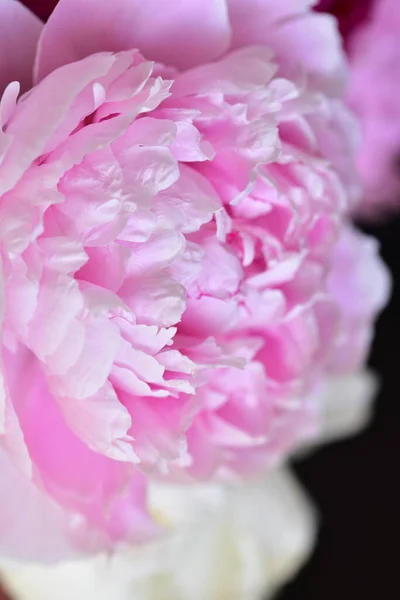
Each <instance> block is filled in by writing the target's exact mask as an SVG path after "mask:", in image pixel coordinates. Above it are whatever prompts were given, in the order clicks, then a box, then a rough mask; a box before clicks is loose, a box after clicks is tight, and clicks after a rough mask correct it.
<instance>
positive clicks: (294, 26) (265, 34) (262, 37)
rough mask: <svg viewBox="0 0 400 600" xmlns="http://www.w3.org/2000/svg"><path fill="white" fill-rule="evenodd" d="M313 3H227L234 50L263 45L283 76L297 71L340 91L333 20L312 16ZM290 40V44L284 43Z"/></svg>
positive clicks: (341, 60)
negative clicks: (266, 47)
mask: <svg viewBox="0 0 400 600" xmlns="http://www.w3.org/2000/svg"><path fill="white" fill-rule="evenodd" d="M315 3H316V0H246V1H245V2H244V1H243V0H228V6H229V19H230V22H231V26H232V38H233V40H232V45H233V47H234V48H240V47H242V46H248V45H252V44H265V45H266V46H269V47H270V48H272V50H273V51H274V52H275V54H276V56H277V58H278V62H279V64H280V66H281V67H283V70H284V73H285V74H286V75H291V74H293V73H294V72H295V71H294V69H296V68H298V67H300V68H302V69H304V70H305V71H306V73H307V74H308V75H309V76H311V80H312V83H313V84H315V85H316V86H317V87H320V86H321V85H322V86H323V87H324V89H325V90H327V91H329V92H335V93H339V92H341V91H342V88H343V83H344V78H345V57H344V53H343V50H342V47H341V40H340V36H339V32H338V29H337V24H336V19H334V18H333V17H331V16H330V15H322V14H316V13H314V12H313V11H312V10H311V7H312V6H313V5H314V4H315ZM288 40H290V43H288Z"/></svg>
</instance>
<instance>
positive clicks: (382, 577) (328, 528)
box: [279, 220, 400, 600]
mask: <svg viewBox="0 0 400 600" xmlns="http://www.w3.org/2000/svg"><path fill="white" fill-rule="evenodd" d="M367 231H368V232H370V233H372V234H373V235H375V236H376V237H378V239H379V240H380V242H381V245H382V247H381V250H382V255H383V257H384V259H385V260H386V262H387V263H388V265H389V267H390V269H391V271H392V274H393V279H394V283H395V287H394V291H393V296H392V300H391V303H390V305H389V307H388V308H387V310H386V311H385V312H384V314H383V315H382V316H381V318H380V320H379V322H378V326H377V335H376V339H375V343H374V346H373V350H372V355H371V360H370V364H371V366H372V368H373V369H374V370H375V371H376V372H377V373H378V375H379V376H380V378H381V385H382V387H381V392H380V395H379V397H378V399H377V402H376V410H375V418H374V420H373V421H372V423H371V425H370V426H369V427H368V428H367V429H366V430H365V431H364V432H363V433H362V434H360V435H358V436H356V437H354V438H351V439H349V440H346V441H344V442H339V443H335V444H331V445H329V446H327V447H325V448H323V449H322V450H320V451H319V452H318V453H317V454H315V455H314V456H312V458H308V459H307V460H305V461H303V462H301V463H299V464H297V465H296V466H295V469H296V472H297V474H298V476H299V477H300V479H301V481H302V482H303V484H304V485H305V487H306V488H307V489H308V491H309V493H310V494H311V496H312V497H313V499H314V501H315V503H316V505H317V507H318V509H319V511H320V514H321V528H320V535H319V541H318V545H317V548H316V550H315V552H314V555H313V557H312V559H311V561H310V562H309V563H308V564H307V565H306V567H305V568H304V569H303V571H302V572H301V573H300V575H299V576H298V577H297V578H296V579H295V580H294V582H293V583H291V584H290V585H289V586H288V587H287V588H286V589H285V590H284V591H283V592H282V593H281V595H280V596H279V600H294V599H296V600H303V599H304V600H331V599H332V600H333V599H335V600H359V599H360V600H361V599H362V600H369V599H370V598H371V599H374V600H389V599H391V598H397V597H399V596H400V594H399V589H400V586H399V570H400V565H399V558H400V520H399V510H400V486H399V484H398V481H397V479H398V474H399V432H400V420H399V414H400V407H399V395H400V283H399V285H396V282H400V220H396V221H392V222H391V223H388V224H386V225H383V226H380V227H375V228H371V229H369V230H367Z"/></svg>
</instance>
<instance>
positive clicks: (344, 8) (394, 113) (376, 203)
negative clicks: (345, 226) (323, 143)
mask: <svg viewBox="0 0 400 600" xmlns="http://www.w3.org/2000/svg"><path fill="white" fill-rule="evenodd" d="M319 6H320V8H321V9H322V10H329V11H330V12H331V13H332V14H334V15H335V16H336V17H338V19H339V24H340V26H341V30H342V33H343V35H344V36H345V41H346V49H347V51H348V54H349V59H350V87H349V92H348V103H349V105H350V106H351V108H352V109H353V110H354V111H355V113H356V114H357V116H358V117H359V119H360V122H361V133H362V139H361V143H360V146H359V152H358V157H357V163H358V169H359V173H360V175H361V179H362V181H363V184H364V187H365V198H364V201H363V202H362V203H361V205H360V211H361V213H363V214H368V213H370V214H372V215H376V214H377V213H380V212H382V211H385V210H387V209H388V208H390V207H391V206H392V207H393V206H395V205H396V204H397V202H398V198H399V195H400V107H399V102H398V96H399V92H400V84H399V81H400V45H399V38H400V4H399V2H398V1H397V0H330V1H329V0H327V1H326V2H324V1H322V2H321V4H320V5H319Z"/></svg>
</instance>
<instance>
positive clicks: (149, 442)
mask: <svg viewBox="0 0 400 600" xmlns="http://www.w3.org/2000/svg"><path fill="white" fill-rule="evenodd" d="M310 4H312V3H311V2H310V1H305V0H298V1H294V0H292V1H291V2H284V3H282V2H281V0H271V1H270V2H262V3H261V2H259V1H258V0H252V1H247V2H246V3H244V2H242V1H239V0H229V1H226V0H212V1H211V2H209V3H207V4H205V3H204V2H203V0H201V1H200V0H190V2H189V1H188V2H185V3H184V4H182V3H178V4H177V5H172V4H171V5H169V9H168V12H165V11H164V10H163V6H162V2H161V1H160V0H147V1H146V2H145V3H143V2H137V1H135V0H118V1H116V2H113V3H109V2H106V1H105V0H104V1H100V2H99V1H98V0H96V2H95V1H94V0H84V1H83V0H62V1H61V2H60V3H59V4H58V6H57V8H56V10H55V12H54V13H53V14H52V16H51V17H50V19H49V21H48V23H47V25H46V26H44V27H42V25H41V23H40V22H39V21H38V20H37V19H36V18H35V17H33V16H32V14H30V13H29V12H27V11H26V9H24V8H23V7H22V5H20V4H19V3H17V2H14V1H13V0H1V1H0V17H1V19H0V28H1V32H2V35H1V37H0V40H1V41H0V44H1V48H0V49H1V52H0V56H1V57H2V58H1V59H0V60H2V61H3V62H0V82H1V84H0V85H2V86H3V88H4V93H3V96H2V99H1V104H0V125H1V131H0V133H1V137H0V150H1V162H0V252H1V261H2V278H3V281H2V287H1V290H2V295H3V298H2V306H1V308H2V315H1V316H2V365H1V366H2V369H1V377H2V383H3V385H2V404H1V405H0V408H1V410H0V435H1V437H0V444H1V446H0V448H1V450H0V452H1V453H2V454H1V455H0V459H1V460H2V462H5V464H6V463H7V461H8V462H9V461H10V460H12V461H13V463H14V465H16V467H17V468H18V469H19V471H20V473H23V474H24V475H25V479H24V478H23V477H22V478H21V475H20V474H17V472H14V471H13V470H12V469H14V467H13V466H12V465H11V464H8V463H7V464H8V466H4V467H3V471H4V472H10V476H9V481H10V482H11V481H13V486H14V487H10V489H9V492H7V494H5V493H4V494H3V493H2V494H1V498H2V501H1V511H0V514H1V516H0V531H7V535H2V536H1V540H2V541H1V542H0V547H1V545H2V546H3V548H2V549H3V550H4V551H7V552H9V553H12V554H13V555H14V556H18V555H19V556H25V557H28V558H35V559H37V558H43V557H47V558H49V557H50V558H51V559H53V560H54V559H56V558H58V557H59V556H64V555H65V552H66V548H65V543H63V542H62V540H63V536H62V533H61V532H62V530H63V529H62V527H59V528H58V529H57V528H56V527H55V526H54V521H56V520H57V519H58V518H59V517H60V515H61V517H60V518H61V519H65V526H66V527H67V529H68V532H69V534H72V535H73V537H74V541H75V542H76V543H78V545H80V546H81V547H83V548H85V549H86V550H94V549H99V548H104V547H105V548H107V547H112V546H113V545H115V544H116V543H117V542H119V541H129V542H137V541H141V540H143V539H146V538H147V537H148V536H150V535H152V534H154V533H155V532H156V529H157V528H156V526H155V525H154V523H153V521H152V519H151V515H148V514H147V503H146V478H147V477H150V476H152V477H168V478H170V479H172V480H176V479H179V480H182V479H183V480H191V479H192V478H196V479H198V478H200V479H202V478H205V479H207V478H211V477H214V478H222V479H227V478H229V479H230V478H233V477H236V476H238V475H243V474H246V473H248V472H251V471H253V470H255V469H259V468H265V467H266V466H268V465H269V464H270V463H271V462H275V461H276V460H277V459H279V458H281V457H282V456H284V455H285V454H286V453H287V452H289V451H290V450H291V449H292V448H293V447H294V446H295V445H296V444H297V443H298V442H299V441H300V440H301V439H302V438H303V437H304V436H306V435H307V434H308V433H310V432H311V429H312V427H313V426H314V415H315V412H316V407H317V405H318V396H317V392H318V389H319V388H320V386H321V385H323V382H324V378H325V376H326V375H327V374H330V372H331V370H332V368H333V367H332V361H333V360H334V356H335V353H336V352H337V346H338V343H342V346H343V342H342V341H341V340H342V339H343V337H340V336H342V332H343V326H345V325H346V323H347V319H348V318H352V317H353V313H352V310H353V304H352V303H351V306H347V304H346V302H345V301H343V299H342V297H341V295H340V291H341V288H340V284H341V271H340V270H339V272H338V273H335V271H334V270H333V271H332V269H335V266H334V265H335V264H336V263H335V262H333V263H332V260H334V257H335V253H336V247H337V239H338V236H339V239H340V236H341V235H342V230H343V228H344V227H345V221H346V214H347V211H348V208H349V204H350V203H351V202H353V201H354V199H355V195H356V190H357V185H356V184H355V183H354V180H353V176H352V147H353V124H352V120H351V118H350V117H349V115H348V114H347V112H346V111H345V110H344V108H343V107H342V105H341V103H340V100H338V96H340V92H341V89H342V87H343V81H344V76H345V66H344V62H343V56H342V54H341V50H340V41H339V38H338V37H337V35H336V33H335V27H334V21H333V19H332V18H330V17H329V16H325V15H319V14H316V13H312V12H310V11H309V10H308V8H309V6H310ZM288 38H290V44H288V43H287V40H288ZM38 41H39V43H38V46H37V50H36V45H37V42H38ZM267 46H269V47H270V48H272V50H273V51H274V52H275V57H274V58H273V57H272V56H273V55H272V52H271V50H270V49H269V48H268V47H267ZM5 57H7V59H6V58H5ZM150 61H155V62H150ZM274 61H275V62H274ZM32 73H34V75H33V87H31V86H32ZM16 78H17V79H18V80H19V81H20V82H21V86H22V90H23V92H24V93H23V94H22V95H19V94H20V88H19V85H18V84H17V83H16V82H15V81H13V80H14V79H16ZM329 161H330V162H329ZM339 243H341V242H339ZM357 243H358V242H357V241H355V242H354V245H353V243H351V245H350V246H351V247H350V252H351V253H352V252H353V250H354V248H357ZM362 244H363V242H361V246H362ZM354 251H355V260H354V262H351V265H353V264H354V267H355V269H356V272H357V273H358V272H360V271H362V272H364V271H363V269H364V266H363V263H362V261H363V258H362V256H363V255H362V254H360V255H359V254H358V250H354ZM367 254H368V256H367V259H368V260H372V261H373V264H374V268H375V269H376V270H377V271H378V273H379V274H380V276H379V278H378V280H377V283H376V285H377V287H378V288H379V296H378V298H379V301H378V300H376V301H375V300H374V301H373V302H372V301H371V302H372V304H371V305H370V304H368V309H366V310H365V311H364V309H363V307H361V310H360V314H361V317H360V319H359V320H358V321H357V324H358V325H357V326H358V327H359V328H360V331H361V333H360V337H359V338H357V340H358V339H361V340H362V341H361V346H362V347H361V348H360V344H358V342H357V343H354V340H353V338H351V339H350V338H349V340H348V345H347V342H345V344H344V345H345V351H346V353H347V354H346V355H347V356H348V357H349V361H350V362H351V364H354V367H357V366H358V364H359V362H360V361H361V358H360V357H361V356H364V354H365V353H366V352H367V350H368V344H369V335H364V334H363V331H364V329H365V330H366V331H367V332H368V334H369V332H370V329H371V326H372V320H373V318H374V316H375V314H376V312H377V311H378V310H379V309H380V308H381V307H382V305H383V303H384V301H385V300H386V296H387V278H386V276H385V275H384V274H383V272H384V268H383V266H382V264H381V263H380V261H379V259H378V258H377V256H376V252H375V248H374V249H373V256H372V258H370V256H369V253H367ZM358 258H360V261H361V263H362V264H361V266H360V264H359V260H358ZM337 264H339V265H340V264H341V262H340V260H339V261H338V262H337ZM332 265H333V266H332ZM345 267H346V270H345V272H344V274H343V276H344V277H345V278H346V281H348V279H347V278H349V280H350V281H352V275H351V274H350V275H349V272H348V269H349V268H350V267H349V266H348V265H347V264H345ZM332 277H333V280H332ZM337 280H339V284H337V283H334V284H333V283H332V281H334V282H337ZM332 286H333V287H332ZM354 289H355V293H358V287H357V285H355V286H354ZM360 293H361V294H364V288H363V286H361V287H360ZM377 293H378V292H377ZM361 302H364V300H361ZM365 302H366V300H365ZM354 303H357V300H356V298H354ZM357 314H358V313H357ZM357 331H359V330H358V329H357ZM335 368H336V367H335ZM11 473H12V475H11ZM26 478H28V479H26ZM27 482H28V483H27ZM2 485H8V484H7V480H5V481H4V482H2ZM10 485H11V483H10ZM29 486H30V487H29ZM27 487H28V488H29V494H28V491H27ZM18 494H23V495H24V498H27V497H30V495H32V498H33V500H32V505H31V504H30V505H29V506H30V507H31V506H35V507H36V506H38V511H39V512H40V514H47V513H48V514H49V515H50V514H51V515H52V518H51V519H50V518H49V521H51V523H52V525H51V527H49V528H48V529H47V530H46V531H43V532H42V535H41V536H40V539H37V537H38V536H34V535H29V536H28V538H29V544H26V537H27V536H26V535H23V536H22V539H23V544H21V543H20V542H21V537H19V536H18V535H17V534H16V533H15V529H16V521H15V520H16V519H17V518H19V511H18V506H20V504H18V502H21V500H19V499H18ZM40 501H42V503H41V502H40ZM43 503H44V504H43ZM43 506H46V509H45V510H44V509H43ZM33 513H34V511H33ZM3 515H5V516H4V518H3ZM37 522H38V518H37V516H36V517H35V516H32V519H31V521H30V525H29V524H25V525H22V524H20V523H19V521H18V524H19V526H20V527H21V530H23V531H28V529H29V526H32V523H34V524H36V525H37ZM25 527H26V528H27V529H25ZM22 528H24V529H22ZM21 530H20V531H21ZM55 533H57V535H58V536H59V538H57V539H58V541H57V542H55V541H54V535H55ZM46 536H48V537H46ZM52 536H53V537H52ZM60 540H61V541H60ZM56 546H57V548H56ZM55 548H56V549H55Z"/></svg>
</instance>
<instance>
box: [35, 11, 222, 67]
mask: <svg viewBox="0 0 400 600" xmlns="http://www.w3.org/2000/svg"><path fill="white" fill-rule="evenodd" d="M229 37H230V30H229V22H228V15H227V10H226V5H225V0H209V1H208V2H202V1H201V0H191V1H190V2H185V3H183V2H179V3H178V4H171V3H168V6H166V4H165V2H163V1H162V0H161V1H160V0H146V2H141V1H140V0H118V1H117V2H114V3H113V4H110V3H109V2H107V0H85V2H82V1H80V0H61V1H60V2H59V3H58V5H57V7H56V9H55V10H54V12H53V14H52V16H51V17H50V19H49V21H48V23H47V24H46V26H45V29H44V32H43V35H42V38H41V42H40V48H39V55H38V64H37V76H38V79H42V78H43V77H44V76H45V75H47V74H48V73H50V72H51V71H53V70H54V69H56V68H57V67H60V66H61V65H65V64H66V63H69V62H73V61H75V60H79V59H81V58H84V57H85V56H88V55H89V54H93V53H94V52H99V51H102V50H111V51H114V52H117V51H120V50H129V49H131V48H138V49H139V50H140V51H141V52H142V53H143V55H144V56H145V57H146V58H148V59H150V60H156V61H158V62H161V63H164V64H166V65H174V66H176V67H178V68H188V67H191V66H193V65H196V64H199V63H207V62H209V61H211V60H214V59H216V58H218V57H219V56H220V55H221V54H223V52H225V51H226V50H227V49H228V46H229Z"/></svg>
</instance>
